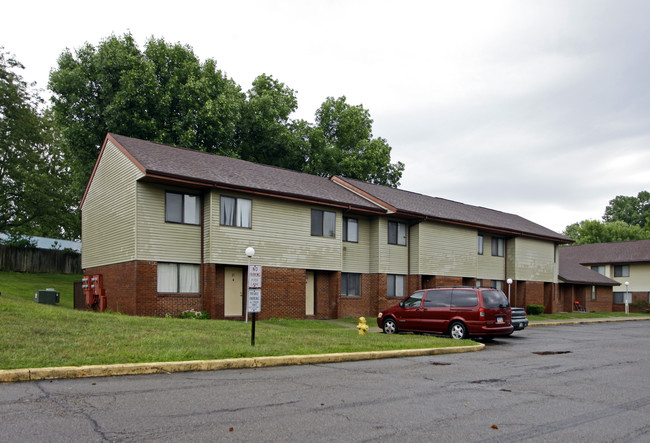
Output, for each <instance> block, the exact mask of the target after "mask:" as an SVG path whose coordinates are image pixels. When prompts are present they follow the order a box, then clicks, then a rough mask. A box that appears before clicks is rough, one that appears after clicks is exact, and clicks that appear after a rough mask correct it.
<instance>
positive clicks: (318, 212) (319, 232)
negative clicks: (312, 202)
mask: <svg viewBox="0 0 650 443" xmlns="http://www.w3.org/2000/svg"><path fill="white" fill-rule="evenodd" d="M316 219H320V224H319V225H317V226H314V220H316ZM328 219H329V220H328ZM332 223H333V225H332ZM327 224H329V225H331V226H330V227H331V228H332V229H330V230H329V231H327V232H326V228H327V227H326V225H327ZM311 235H312V236H313V237H329V238H336V212H333V211H325V210H323V209H312V210H311Z"/></svg>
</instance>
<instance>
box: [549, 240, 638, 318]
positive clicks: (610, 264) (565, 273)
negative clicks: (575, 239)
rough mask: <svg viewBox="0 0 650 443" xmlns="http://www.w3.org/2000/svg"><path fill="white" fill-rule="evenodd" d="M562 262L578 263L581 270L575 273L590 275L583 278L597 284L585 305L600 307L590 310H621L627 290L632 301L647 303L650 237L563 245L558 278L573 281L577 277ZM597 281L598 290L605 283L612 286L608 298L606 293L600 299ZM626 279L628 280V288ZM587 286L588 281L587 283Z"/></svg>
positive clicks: (572, 264)
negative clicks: (646, 238) (624, 240)
mask: <svg viewBox="0 0 650 443" xmlns="http://www.w3.org/2000/svg"><path fill="white" fill-rule="evenodd" d="M564 264H566V265H567V266H575V265H576V264H578V265H580V267H581V268H582V270H580V269H578V270H577V272H581V273H582V274H583V275H587V276H591V277H587V278H586V279H587V280H589V278H591V279H592V283H594V285H595V286H597V290H596V292H597V293H596V294H595V295H594V294H593V290H591V292H590V293H589V295H588V296H587V297H586V299H585V303H586V305H587V306H590V305H593V306H594V307H598V308H599V309H593V310H597V311H623V310H624V309H625V304H624V296H625V292H626V290H629V292H630V293H631V294H632V301H641V300H644V301H647V302H650V240H637V241H627V242H612V243H596V244H591V245H578V246H562V247H561V248H560V280H562V281H565V282H567V283H573V281H572V280H576V277H575V275H571V274H570V271H569V269H568V268H564ZM594 274H597V275H596V276H594ZM578 280H579V278H578ZM599 281H600V282H601V286H600V287H601V289H600V290H601V291H602V288H604V287H605V286H608V285H611V286H612V288H613V289H612V295H611V301H610V300H609V299H608V298H607V297H608V296H606V295H603V298H602V299H601V296H600V295H599V294H600V292H598V284H599V283H598V282H599ZM608 281H609V282H610V283H608ZM625 282H627V283H629V285H628V287H627V288H626V286H625ZM586 285H590V283H589V282H587V283H586ZM603 294H604V293H603ZM594 297H595V298H594Z"/></svg>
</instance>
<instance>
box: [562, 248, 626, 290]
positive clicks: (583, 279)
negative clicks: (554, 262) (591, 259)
mask: <svg viewBox="0 0 650 443" xmlns="http://www.w3.org/2000/svg"><path fill="white" fill-rule="evenodd" d="M563 249H565V248H564V247H561V248H560V252H561V251H562V250H563ZM559 264H560V266H559V268H560V269H559V271H558V277H559V279H560V280H562V281H563V282H565V283H577V284H585V285H597V286H618V285H620V283H619V282H617V281H616V280H612V279H611V278H608V277H605V276H604V275H601V274H599V273H598V272H596V271H592V270H591V269H589V268H586V267H585V266H583V265H581V264H580V263H578V262H576V261H574V260H572V259H571V258H567V257H566V256H564V255H563V254H562V253H560V254H559Z"/></svg>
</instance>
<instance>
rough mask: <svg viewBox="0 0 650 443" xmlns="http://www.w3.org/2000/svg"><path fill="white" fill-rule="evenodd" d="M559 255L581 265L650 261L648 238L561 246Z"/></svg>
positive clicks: (649, 241)
mask: <svg viewBox="0 0 650 443" xmlns="http://www.w3.org/2000/svg"><path fill="white" fill-rule="evenodd" d="M560 256H561V257H566V258H567V259H571V260H573V261H575V262H578V263H581V264H583V265H596V264H609V263H642V262H650V240H637V241H624V242H612V243H594V244H590V245H577V246H563V247H561V248H560Z"/></svg>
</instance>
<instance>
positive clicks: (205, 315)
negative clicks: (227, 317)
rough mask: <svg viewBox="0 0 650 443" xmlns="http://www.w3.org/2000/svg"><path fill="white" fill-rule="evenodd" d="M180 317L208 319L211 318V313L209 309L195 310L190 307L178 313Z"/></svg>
mask: <svg viewBox="0 0 650 443" xmlns="http://www.w3.org/2000/svg"><path fill="white" fill-rule="evenodd" d="M178 318H189V319H192V320H208V319H210V313H209V312H208V311H195V310H193V309H188V310H187V311H183V312H181V313H179V314H178Z"/></svg>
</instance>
